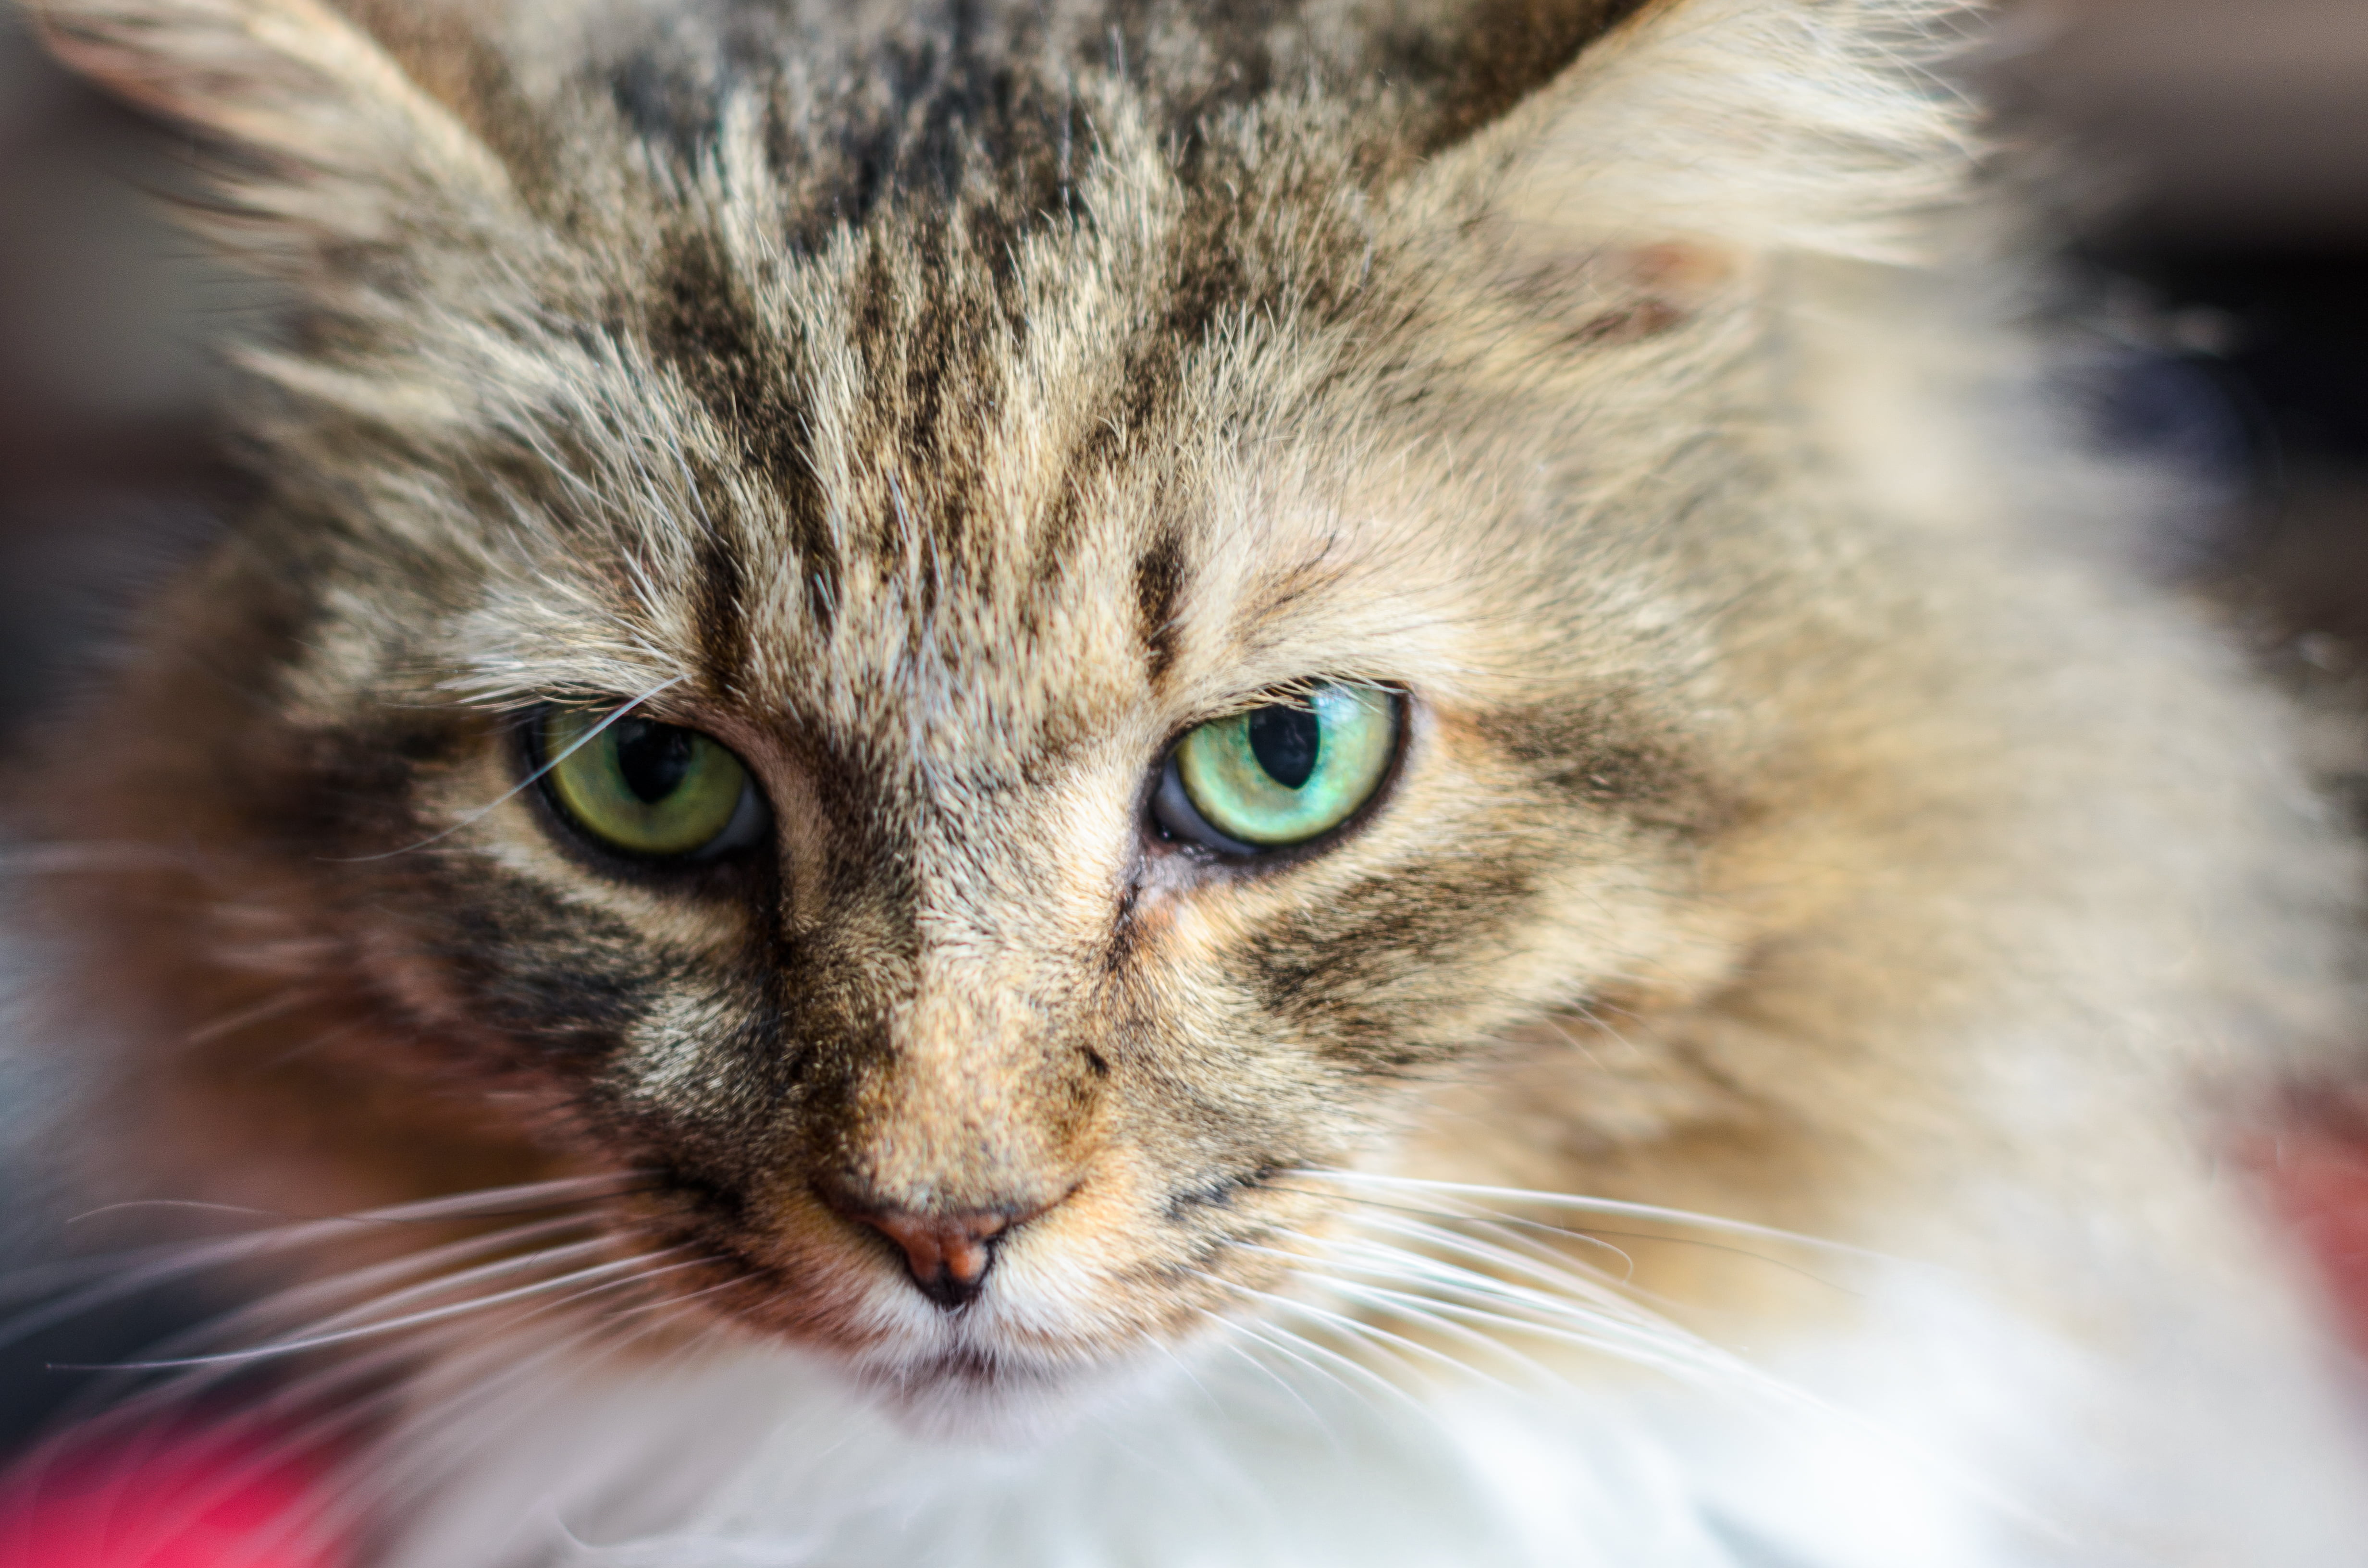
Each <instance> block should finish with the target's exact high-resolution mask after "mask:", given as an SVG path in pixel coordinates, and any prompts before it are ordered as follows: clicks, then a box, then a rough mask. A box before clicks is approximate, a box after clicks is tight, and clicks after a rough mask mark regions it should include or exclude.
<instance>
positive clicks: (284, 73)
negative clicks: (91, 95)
mask: <svg viewBox="0 0 2368 1568" xmlns="http://www.w3.org/2000/svg"><path fill="white" fill-rule="evenodd" d="M30 11H31V16H32V18H33V20H34V23H35V25H36V26H37V28H39V29H40V32H41V33H42V35H43V36H44V38H45V39H46V40H47V41H48V43H49V45H50V47H51V50H52V51H54V52H55V53H56V54H57V55H58V56H59V58H60V59H62V60H63V61H64V62H66V63H67V64H68V65H70V66H72V67H74V69H76V70H78V71H80V72H81V73H83V74H85V75H86V76H88V77H89V78H91V79H92V80H93V81H95V82H96V83H97V84H98V85H101V86H103V87H105V88H107V89H108V90H109V91H111V92H114V93H116V94H118V95H119V96H120V97H123V98H125V99H127V100H128V101H130V102H131V103H133V104H135V105H138V106H140V107H142V108H146V109H148V110H149V111H151V112H154V113H156V114H158V115H160V116H163V117H165V118H166V119H170V120H173V121H176V122H178V123H180V124H182V125H184V126H187V127H188V128H189V129H191V130H193V131H196V132H198V133H199V137H200V138H201V142H200V149H201V153H202V154H203V159H202V161H203V163H204V164H205V165H206V166H205V168H204V174H205V176H206V178H205V182H204V187H203V192H202V194H201V195H200V196H199V197H197V198H195V199H192V200H190V201H188V203H187V204H186V206H187V210H186V212H185V215H184V216H185V220H186V222H188V225H189V226H190V227H192V228H194V229H197V230H198V231H199V232H200V233H203V234H204V235H205V236H206V237H208V238H209V239H211V240H212V241H214V242H216V243H218V244H222V246H224V247H225V248H227V249H228V250H230V251H231V252H232V253H233V254H234V255H236V256H239V257H240V258H242V259H243V260H244V261H245V263H246V264H247V265H249V266H251V267H255V268H256V269H257V270H258V271H261V272H265V273H268V274H272V275H277V276H279V277H282V278H288V279H289V280H290V281H291V282H293V283H295V284H296V285H297V286H298V287H299V288H300V289H301V290H302V291H303V293H304V295H305V297H306V298H307V300H308V301H309V302H310V303H311V304H313V306H315V307H319V308H324V309H326V310H328V311H330V312H333V313H335V314H337V315H340V316H344V317H346V318H347V321H348V323H349V324H352V325H355V326H361V325H364V324H367V323H368V322H369V321H370V319H371V318H373V317H377V318H379V319H381V320H384V319H385V317H386V313H387V312H385V309H384V307H386V306H388V305H390V304H394V305H396V308H397V310H398V311H399V309H400V306H399V301H403V300H405V299H409V298H414V297H416V296H418V295H421V294H423V293H426V292H428V291H430V290H431V288H432V279H431V278H430V277H429V276H427V275H430V274H433V273H435V272H436V271H438V270H439V269H440V268H441V267H444V266H447V265H450V263H452V262H453V261H454V260H456V259H457V258H459V257H461V256H484V255H486V254H488V253H492V254H502V253H504V252H505V251H514V250H515V248H516V246H517V245H518V244H519V243H520V241H521V240H522V239H523V238H524V237H525V236H526V234H527V233H529V232H530V227H531V226H530V224H529V222H528V221H527V214H526V211H525V207H524V204H523V203H522V201H521V200H520V199H519V196H518V191H517V189H516V187H515V184H514V181H513V178H512V176H511V173H510V171H509V170H508V169H507V168H506V167H505V166H504V165H503V163H502V161H501V159H500V158H499V157H498V156H497V155H496V153H495V151H494V150H493V149H492V148H491V147H489V146H488V144H487V142H485V141H484V139H483V138H482V137H481V136H480V135H479V134H478V133H477V132H476V131H473V130H472V128H471V127H470V126H469V125H468V124H467V123H465V121H464V119H463V118H462V116H461V113H459V112H457V111H456V109H455V108H454V107H453V106H452V105H451V104H449V103H447V102H445V101H442V100H439V99H438V97H436V96H434V95H433V94H431V93H430V92H429V91H428V90H427V88H425V87H423V86H422V85H421V84H420V81H419V79H418V78H417V77H416V75H415V74H412V73H411V72H409V71H407V70H406V69H405V66H404V64H403V63H399V62H397V61H396V59H395V58H394V57H393V55H392V54H390V53H389V52H388V51H387V49H385V48H384V47H382V46H381V44H380V43H379V42H378V41H377V40H375V39H373V38H372V37H371V36H370V34H369V33H368V32H365V31H364V30H363V29H362V28H360V27H358V26H357V25H356V24H355V23H354V22H353V21H351V20H349V19H347V17H345V16H343V15H340V14H339V13H338V12H336V11H334V10H332V9H330V8H329V7H328V6H324V5H322V4H320V3H318V0H30ZM439 257H440V258H443V260H442V261H441V262H439ZM463 265H465V264H463Z"/></svg>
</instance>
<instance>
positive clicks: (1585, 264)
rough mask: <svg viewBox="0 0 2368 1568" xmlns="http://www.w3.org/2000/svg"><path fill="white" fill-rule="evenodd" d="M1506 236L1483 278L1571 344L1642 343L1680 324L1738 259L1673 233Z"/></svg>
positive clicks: (1728, 276) (1525, 313) (1724, 278)
mask: <svg viewBox="0 0 2368 1568" xmlns="http://www.w3.org/2000/svg"><path fill="white" fill-rule="evenodd" d="M1525 238H1531V239H1532V243H1528V244H1524V243H1523V240H1524V239H1525ZM1507 239H1508V243H1507V244H1504V245H1503V246H1502V247H1501V248H1500V249H1499V250H1497V252H1496V254H1495V256H1494V257H1493V260H1492V265H1491V267H1490V270H1489V277H1488V279H1487V280H1488V282H1489V283H1490V285H1491V286H1492V287H1493V288H1495V289H1496V290H1497V291H1498V292H1500V293H1501V294H1502V295H1503V296H1504V297H1505V298H1506V299H1507V300H1508V301H1510V302H1511V304H1512V305H1513V307H1514V308H1515V310H1516V311H1517V312H1519V313H1520V315H1521V316H1522V317H1523V318H1524V319H1526V320H1530V321H1533V322H1539V323H1543V324H1548V325H1549V326H1550V327H1551V329H1552V330H1553V331H1554V334H1555V335H1556V336H1557V337H1558V338H1560V339H1561V340H1562V341H1563V342H1565V344H1567V345H1569V346H1570V347H1582V348H1583V347H1595V346H1598V345H1604V346H1609V345H1614V344H1622V343H1641V342H1643V341H1645V340H1646V339H1648V338H1654V337H1658V336H1660V335H1662V334H1664V333H1667V332H1669V331H1672V330H1674V329H1675V328H1677V327H1679V326H1682V325H1684V324H1686V323H1687V322H1688V321H1690V320H1691V319H1692V318H1693V317H1694V316H1695V314H1697V313H1698V312H1700V311H1701V310H1702V308H1703V307H1704V306H1705V305H1707V304H1708V303H1709V302H1710V301H1711V299H1712V298H1713V296H1714V295H1715V294H1716V293H1717V292H1718V290H1720V288H1721V287H1722V286H1724V285H1725V284H1726V283H1727V282H1729V281H1730V280H1731V279H1733V278H1734V277H1735V276H1736V270H1737V267H1738V259H1737V258H1736V256H1733V255H1732V254H1731V253H1729V252H1727V251H1725V250H1723V249H1721V248H1719V247H1717V246H1714V245H1711V244H1699V243H1689V242H1684V241H1678V240H1665V241H1661V242H1659V243H1657V244H1604V245H1597V246H1592V247H1588V246H1578V247H1564V246H1561V245H1557V244H1555V243H1554V236H1553V235H1552V234H1551V233H1547V234H1543V235H1538V236H1534V237H1531V236H1524V235H1521V234H1520V233H1514V234H1511V235H1508V236H1507Z"/></svg>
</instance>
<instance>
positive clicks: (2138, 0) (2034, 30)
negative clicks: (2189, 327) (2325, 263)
mask: <svg viewBox="0 0 2368 1568" xmlns="http://www.w3.org/2000/svg"><path fill="white" fill-rule="evenodd" d="M2012 37H2013V38H2014V40H2017V41H2019V42H2020V43H2021V46H2022V47H2021V51H2020V52H2019V53H2018V55H2017V57H2016V59H2015V61H2014V62H2013V64H2012V67H2011V73H2012V75H2013V77H2014V79H2015V81H2016V83H2017V84H2018V85H2019V87H2020V88H2021V91H2023V92H2025V93H2027V94H2029V95H2031V96H2032V97H2033V98H2035V99H2036V100H2037V101H2039V102H2041V103H2042V104H2044V106H2045V108H2046V110H2047V112H2048V117H2049V120H2050V123H2051V126H2052V128H2053V129H2054V131H2055V133H2056V134H2057V135H2058V136H2060V137H2062V138H2064V139H2066V142H2068V144H2069V146H2070V148H2071V149H2072V151H2073V152H2074V153H2076V154H2077V155H2078V157H2080V158H2081V159H2082V160H2084V161H2085V162H2087V163H2088V165H2089V172H2090V177H2091V178H2094V179H2096V180H2097V182H2098V184H2099V186H2100V187H2101V189H2100V190H2098V191H2096V192H2095V193H2094V194H2096V195H2099V196H2101V197H2103V198H2105V199H2111V200H2113V201H2114V203H2115V208H2116V210H2114V212H2113V213H2112V222H2113V224H2114V226H2115V228H2116V229H2117V230H2118V231H2119V233H2121V234H2122V235H2123V236H2144V238H2145V241H2146V243H2147V244H2152V245H2157V246H2161V247H2164V248H2166V249H2171V250H2176V249H2180V248H2182V247H2187V246H2200V247H2203V248H2205V249H2234V250H2237V251H2241V252H2244V253H2247V254H2253V253H2258V252H2275V251H2286V250H2293V249H2303V250H2310V249H2317V248H2321V247H2327V248H2332V249H2337V250H2343V249H2348V248H2350V247H2353V246H2359V245H2362V244H2368V6H2363V5H2362V4H2361V0H2026V3H2025V4H2023V5H2022V6H2019V7H2018V8H2017V10H2016V15H2015V23H2014V31H2013V34H2012Z"/></svg>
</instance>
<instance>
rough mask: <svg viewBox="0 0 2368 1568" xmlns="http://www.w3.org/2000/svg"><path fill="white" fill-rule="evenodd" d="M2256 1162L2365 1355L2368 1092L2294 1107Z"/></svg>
mask: <svg viewBox="0 0 2368 1568" xmlns="http://www.w3.org/2000/svg"><path fill="white" fill-rule="evenodd" d="M2253 1164H2254V1165H2256V1166H2257V1168H2258V1169H2259V1170H2260V1174H2261V1176H2262V1177H2263V1179H2264V1180H2265V1181H2266V1182H2267V1183H2268V1185H2269V1190H2270V1197H2271V1202H2272V1203H2273V1204H2274V1205H2275V1206H2276V1208H2277V1210H2278V1213H2279V1216H2280V1217H2281V1218H2282V1219H2283V1220H2284V1221H2285V1222H2286V1223H2287V1224H2288V1225H2290V1226H2292V1227H2293V1229H2294V1233H2295V1235H2296V1236H2297V1237H2298V1238H2299V1239H2300V1240H2301V1242H2302V1244H2303V1246H2304V1248H2305V1251H2307V1252H2308V1253H2309V1254H2310V1256H2311V1257H2312V1258H2313V1259H2314V1260H2315V1261H2316V1262H2317V1265H2318V1272H2319V1278H2320V1280H2321V1282H2322V1283H2323V1284H2324V1285H2325V1286H2326V1288H2327V1291H2328V1295H2329V1296H2330V1297H2331V1298H2332V1299H2333V1301H2334V1304H2335V1307H2336V1309H2337V1311H2338V1312H2339V1313H2340V1315H2341V1319H2342V1322H2343V1323H2344V1324H2345V1326H2346V1327H2347V1328H2348V1329H2349V1330H2350V1333H2351V1344H2352V1346H2353V1348H2355V1349H2357V1350H2359V1351H2361V1352H2362V1353H2363V1354H2368V1090H2362V1089H2343V1090H2336V1091H2331V1092H2329V1093H2327V1094H2325V1095H2322V1096H2313V1097H2312V1098H2310V1099H2309V1100H2308V1101H2306V1102H2304V1103H2301V1104H2299V1105H2297V1106H2296V1107H2295V1109H2294V1114H2293V1115H2291V1116H2289V1117H2288V1118H2287V1119H2286V1120H2285V1123H2284V1125H2283V1126H2282V1127H2280V1128H2279V1130H2278V1131H2277V1134H2276V1135H2275V1137H2273V1138H2271V1139H2265V1140H2263V1141H2262V1142H2261V1145H2260V1149H2259V1151H2258V1153H2256V1155H2255V1157H2254V1160H2253Z"/></svg>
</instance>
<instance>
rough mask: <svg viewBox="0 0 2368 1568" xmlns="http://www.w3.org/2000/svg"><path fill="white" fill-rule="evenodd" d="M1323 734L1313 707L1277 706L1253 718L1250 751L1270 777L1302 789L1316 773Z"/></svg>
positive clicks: (1288, 788)
mask: <svg viewBox="0 0 2368 1568" xmlns="http://www.w3.org/2000/svg"><path fill="white" fill-rule="evenodd" d="M1322 735H1323V732H1322V731H1321V730H1320V729H1319V728H1318V727H1317V724H1316V722H1315V710H1314V709H1312V708H1287V707H1283V706H1281V704H1277V705H1276V706H1274V707H1272V708H1261V709H1259V710H1258V711H1257V712H1255V713H1253V714H1251V715H1250V752H1251V754H1252V755H1253V756H1256V757H1257V758H1258V766H1259V767H1263V768H1265V769H1266V771H1267V776H1268V777H1269V778H1272V779H1273V780H1274V781H1275V782H1276V783H1278V784H1280V785H1281V786H1282V787H1283V788H1284V789H1286V790H1296V789H1298V788H1299V787H1300V786H1301V785H1303V784H1304V783H1306V782H1307V778H1308V775H1310V774H1312V773H1314V772H1315V753H1316V749H1317V746H1318V744H1319V743H1320V741H1321V740H1322Z"/></svg>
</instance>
